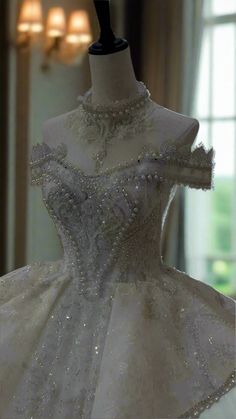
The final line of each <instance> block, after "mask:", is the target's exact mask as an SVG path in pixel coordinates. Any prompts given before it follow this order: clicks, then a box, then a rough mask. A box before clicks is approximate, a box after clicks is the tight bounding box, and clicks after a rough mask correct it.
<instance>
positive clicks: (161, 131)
mask: <svg viewBox="0 0 236 419" xmlns="http://www.w3.org/2000/svg"><path fill="white" fill-rule="evenodd" d="M95 5H96V10H97V14H98V19H99V22H100V27H101V36H100V39H99V41H98V42H95V43H94V44H92V45H91V47H90V48H89V64H90V72H91V80H92V87H91V90H92V95H91V102H92V103H93V104H94V105H98V104H100V105H104V106H108V107H109V105H111V104H112V103H114V101H121V100H124V99H127V98H129V99H130V100H132V98H133V97H135V95H137V92H138V81H137V80H136V77H135V74H134V69H133V64H132V60H131V55H130V48H129V45H128V43H127V41H125V40H122V39H119V38H115V36H114V34H113V32H112V30H111V28H110V20H109V2H107V1H101V0H100V1H95ZM151 107H152V109H151V112H152V127H151V129H149V130H148V131H147V132H146V133H145V132H142V133H141V135H139V134H138V135H137V134H136V135H135V136H132V135H131V136H130V138H129V141H128V142H126V143H125V145H123V144H121V142H120V141H116V139H115V138H114V142H113V145H112V147H110V148H109V152H108V153H107V156H106V159H105V161H104V167H106V168H109V167H111V166H113V165H114V164H117V162H122V161H123V160H124V156H125V158H126V159H130V158H134V157H135V156H137V155H138V154H139V151H140V150H141V148H142V147H143V146H144V145H145V144H146V143H147V140H148V143H149V145H150V146H151V147H152V148H153V149H154V150H156V151H158V150H159V148H160V145H161V144H162V143H163V141H165V140H167V139H171V140H172V141H175V142H176V145H178V144H180V145H182V144H190V145H192V144H193V142H194V140H195V138H196V135H197V133H198V129H199V123H198V121H197V120H196V119H194V118H190V117H188V116H185V115H182V114H179V113H176V112H173V111H171V110H169V109H166V108H165V107H163V106H161V105H159V104H157V103H155V102H153V101H152V103H151ZM76 112H77V110H73V111H72V112H69V113H66V114H63V115H60V116H58V117H56V118H52V119H50V120H48V121H46V122H45V123H44V126H43V140H44V142H45V143H47V144H48V145H49V146H51V147H56V146H57V145H58V144H59V143H61V142H64V143H66V144H67V147H68V158H69V160H70V161H71V163H72V164H75V165H77V166H79V167H80V168H81V169H82V170H83V171H84V172H86V173H89V174H91V173H93V172H94V162H93V161H92V159H91V155H92V153H93V151H94V149H93V146H92V147H89V148H88V147H84V146H82V144H80V143H79V141H78V138H77V137H78V135H77V133H76V132H74V131H73V130H71V129H70V128H69V127H68V124H67V119H68V118H73V117H74V118H75V119H76V118H77V124H78V125H79V121H78V117H77V116H76ZM118 157H119V159H120V160H118Z"/></svg>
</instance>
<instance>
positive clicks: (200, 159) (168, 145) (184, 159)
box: [30, 140, 215, 190]
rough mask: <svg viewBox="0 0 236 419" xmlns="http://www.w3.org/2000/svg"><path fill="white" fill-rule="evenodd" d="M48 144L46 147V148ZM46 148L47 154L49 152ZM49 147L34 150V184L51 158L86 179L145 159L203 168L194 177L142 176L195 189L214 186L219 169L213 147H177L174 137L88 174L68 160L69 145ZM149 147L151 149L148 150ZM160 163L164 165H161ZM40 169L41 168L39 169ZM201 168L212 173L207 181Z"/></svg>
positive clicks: (153, 173)
mask: <svg viewBox="0 0 236 419" xmlns="http://www.w3.org/2000/svg"><path fill="white" fill-rule="evenodd" d="M45 146H46V147H45ZM40 147H42V156H41V157H40V158H35V157H34V155H35V154H38V149H39V148H40ZM45 149H46V154H45ZM48 149H49V147H48V146H47V145H46V144H45V143H42V144H37V145H36V146H34V148H33V150H32V159H31V162H30V166H31V171H32V178H31V182H32V184H40V183H41V181H42V177H43V173H42V170H41V169H40V166H41V165H43V163H45V162H47V161H49V160H55V161H57V162H58V163H59V164H61V165H63V166H64V168H70V169H72V170H73V171H76V172H78V173H80V175H81V176H82V177H84V178H85V179H94V180H95V179H99V178H101V177H103V176H108V175H112V174H114V173H119V172H120V171H121V170H125V169H128V168H135V167H137V166H139V165H140V164H141V163H142V162H143V161H145V160H146V161H151V162H156V163H159V164H160V165H161V166H163V167H164V166H178V167H180V168H181V167H182V168H189V169H192V170H193V169H199V170H200V172H199V171H198V173H197V175H196V179H194V178H190V176H189V174H188V175H186V176H181V177H180V178H179V179H178V176H175V177H174V178H173V175H172V176H171V174H168V171H166V172H165V174H164V175H162V174H160V173H158V170H155V171H154V172H153V171H152V173H148V174H146V175H144V174H142V175H141V178H142V179H143V180H144V179H148V180H149V181H151V180H152V179H155V180H159V181H163V182H167V183H170V184H173V183H175V184H178V185H187V186H190V187H192V188H197V189H203V190H207V189H214V187H215V185H214V168H215V161H214V157H215V150H214V149H213V147H212V148H211V149H209V150H206V149H205V146H204V145H203V144H202V143H200V144H199V145H198V146H197V147H196V148H195V149H194V150H191V148H190V147H189V145H187V146H184V147H181V148H177V147H176V144H174V142H171V141H170V140H167V141H165V142H164V143H162V146H161V147H160V150H159V151H154V150H153V149H152V148H151V147H150V146H144V147H143V149H142V151H141V153H140V154H139V155H138V157H137V158H132V159H130V160H129V161H126V162H124V163H119V164H117V165H114V166H112V167H110V168H107V169H105V170H103V171H102V172H100V173H95V174H88V173H85V172H84V171H83V170H82V169H81V168H80V167H79V166H77V165H74V164H72V163H71V162H69V161H68V160H67V159H66V155H67V146H66V144H64V143H61V144H60V145H59V146H58V147H57V148H56V149H51V150H50V149H49V150H48ZM147 150H148V151H147ZM161 166H160V167H161ZM37 168H39V169H37ZM201 170H202V171H205V172H206V173H208V174H209V175H210V178H209V180H207V182H204V181H203V179H201V180H200V177H201Z"/></svg>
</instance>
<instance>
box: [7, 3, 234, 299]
mask: <svg viewBox="0 0 236 419" xmlns="http://www.w3.org/2000/svg"><path fill="white" fill-rule="evenodd" d="M111 14H112V22H113V28H114V31H115V33H116V34H117V35H118V36H121V37H125V38H126V39H128V41H129V43H130V48H131V52H132V59H133V64H134V68H135V72H136V77H137V79H138V80H142V81H144V82H145V83H146V85H147V87H148V88H149V90H150V91H151V95H152V98H153V99H154V100H155V101H156V102H158V103H159V104H161V105H163V106H165V107H166V108H169V109H172V110H173V111H176V112H180V113H183V114H185V115H191V116H193V117H195V118H197V119H198V120H199V122H200V131H199V135H198V137H197V139H196V142H195V145H197V144H198V143H200V142H202V143H203V144H204V145H205V146H206V147H207V148H208V147H211V146H213V147H214V148H215V151H216V154H215V161H216V166H215V171H214V190H211V191H208V192H205V191H201V190H194V189H190V188H184V187H179V188H178V191H177V194H176V198H175V200H174V201H173V202H172V204H171V207H170V210H169V215H168V219H167V222H166V225H165V228H164V231H163V237H162V249H163V250H162V254H163V257H164V261H165V263H167V264H170V265H172V266H176V267H177V268H178V269H181V270H183V271H185V272H187V273H188V274H189V275H191V276H193V277H194V278H197V279H200V280H201V281H204V282H206V283H208V284H210V285H212V286H214V287H215V288H216V289H218V290H219V291H221V292H223V293H224V294H227V295H230V296H236V0H148V1H145V0H111ZM98 35H99V30H98V24H97V20H96V16H95V12H94V7H93V2H92V0H47V1H46V0H42V1H40V0H24V1H20V0H19V1H18V0H10V1H7V0H2V1H1V15H0V43H1V45H0V56H1V57H0V92H1V96H0V135H1V140H0V196H1V205H0V275H3V274H4V273H6V272H9V271H11V270H13V269H16V268H18V267H21V266H24V265H26V264H29V263H30V262H33V261H39V260H55V259H58V258H59V257H61V255H62V249H61V247H60V242H59V240H58V237H57V233H56V231H55V228H54V225H53V223H52V221H51V219H50V218H49V216H48V213H47V211H46V209H45V208H44V205H43V202H42V199H41V193H40V189H39V188H33V187H31V186H30V173H29V159H30V150H31V147H32V145H33V144H35V143H37V142H40V141H41V140H42V134H41V128H42V123H43V121H45V120H46V119H48V118H51V117H53V116H56V115H59V114H60V113H64V112H67V111H70V110H72V109H74V108H75V107H76V106H77V97H78V95H79V94H83V93H84V92H85V91H86V90H87V89H88V88H89V87H90V74H89V65H88V56H87V49H88V45H89V44H90V43H91V42H92V41H93V40H97V39H98ZM124 158H125V156H124Z"/></svg>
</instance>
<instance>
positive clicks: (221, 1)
mask: <svg viewBox="0 0 236 419" xmlns="http://www.w3.org/2000/svg"><path fill="white" fill-rule="evenodd" d="M212 10H213V14H214V15H226V14H231V13H236V0H212Z"/></svg>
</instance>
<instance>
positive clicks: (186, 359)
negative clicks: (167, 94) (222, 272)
mask: <svg viewBox="0 0 236 419" xmlns="http://www.w3.org/2000/svg"><path fill="white" fill-rule="evenodd" d="M67 151H68V150H67V146H66V144H65V143H64V144H61V145H58V146H56V147H55V148H53V147H50V146H48V145H47V144H45V143H41V144H38V145H36V146H34V147H33V150H32V161H31V169H32V183H33V184H37V185H41V188H42V195H43V200H44V202H45V205H46V207H47V209H48V211H49V214H50V215H51V217H52V219H53V221H54V223H55V225H56V227H57V230H58V233H59V236H60V239H61V243H62V246H63V249H64V257H63V259H61V260H58V261H56V262H39V263H33V264H31V265H29V266H25V267H22V268H21V269H17V270H15V271H13V272H11V273H9V274H7V275H5V276H3V277H2V278H1V281H0V388H1V392H0V418H1V419H30V418H32V419H39V418H40V419H49V418H53V419H90V418H91V419H157V418H159V419H160V418H194V417H198V416H200V415H201V418H208V417H209V416H207V415H208V413H210V412H211V411H212V412H214V414H213V416H211V417H212V418H213V417H214V418H215V419H216V418H220V417H225V418H227V415H226V410H225V409H224V402H225V400H226V398H227V397H228V396H229V395H230V394H233V391H232V389H233V387H234V385H235V370H234V369H235V333H234V332H235V303H234V301H233V300H232V299H231V298H229V297H226V296H224V295H222V294H221V293H219V292H217V291H215V290H214V289H213V288H212V287H210V286H208V285H206V284H204V283H202V282H201V281H198V280H197V279H195V278H192V277H190V276H189V275H187V274H186V273H185V272H181V271H179V270H177V269H176V268H174V267H170V266H167V265H166V264H164V262H163V260H162V257H161V250H160V249H161V247H160V246H161V233H162V229H163V223H164V221H165V218H166V214H167V210H168V207H169V204H170V202H171V200H172V199H173V197H174V194H175V192H176V189H177V187H178V185H184V186H188V187H191V188H201V189H203V190H207V189H211V187H212V174H213V167H214V162H213V155H214V151H213V149H210V150H205V148H204V146H202V145H199V146H198V147H196V148H195V149H194V150H192V149H191V147H190V146H181V147H178V148H176V146H175V145H174V143H173V144H172V143H171V142H170V141H166V142H165V143H164V145H162V147H161V149H160V150H158V151H156V152H154V151H153V150H150V151H149V153H147V154H145V153H143V154H142V155H141V156H140V157H139V159H138V160H135V159H133V160H132V161H129V162H126V163H124V164H121V165H117V166H116V167H113V168H111V169H108V170H104V171H103V172H101V173H99V174H97V175H96V174H95V175H89V174H86V173H84V172H83V171H82V170H81V169H80V168H79V167H76V166H73V165H72V164H71V163H70V162H69V161H68V158H67ZM193 216H194V214H193ZM193 222H194V220H193ZM193 240H194V238H193ZM229 390H231V391H230V392H229ZM228 392H229V393H228ZM226 393H227V394H226ZM224 394H226V395H225V396H224V397H223V398H222V399H221V401H220V403H215V402H217V401H218V400H219V399H220V398H221V397H222V396H223V395H224ZM232 400H233V399H231V403H232ZM218 406H222V408H221V407H219V408H218ZM225 406H226V407H227V408H228V409H230V401H229V402H228V403H226V405H225ZM209 407H211V409H210V410H209V411H208V409H209ZM214 409H215V410H214ZM220 412H222V413H223V414H224V416H219V414H220V415H221V413H220ZM228 412H229V417H228V418H227V419H229V418H233V409H232V410H229V411H228ZM230 412H231V413H230ZM204 415H205V416H204Z"/></svg>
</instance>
